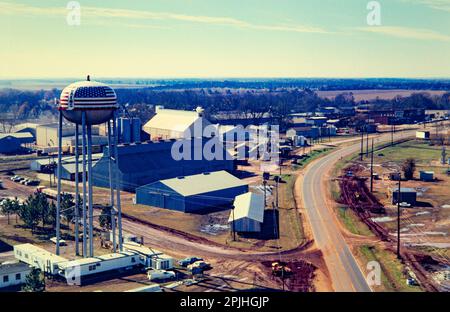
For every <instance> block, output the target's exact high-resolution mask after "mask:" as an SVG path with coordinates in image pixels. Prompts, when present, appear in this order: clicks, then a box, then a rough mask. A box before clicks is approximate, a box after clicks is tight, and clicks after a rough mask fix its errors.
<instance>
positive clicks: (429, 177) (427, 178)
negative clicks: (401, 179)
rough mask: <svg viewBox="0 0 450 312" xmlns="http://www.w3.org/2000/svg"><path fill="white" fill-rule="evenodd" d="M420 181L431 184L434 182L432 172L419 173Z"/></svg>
mask: <svg viewBox="0 0 450 312" xmlns="http://www.w3.org/2000/svg"><path fill="white" fill-rule="evenodd" d="M420 180H421V181H424V182H433V181H434V172H433V171H420Z"/></svg>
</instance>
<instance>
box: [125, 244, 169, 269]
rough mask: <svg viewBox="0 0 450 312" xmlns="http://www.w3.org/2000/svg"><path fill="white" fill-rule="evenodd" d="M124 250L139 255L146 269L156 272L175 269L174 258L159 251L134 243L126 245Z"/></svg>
mask: <svg viewBox="0 0 450 312" xmlns="http://www.w3.org/2000/svg"><path fill="white" fill-rule="evenodd" d="M123 248H124V250H127V251H130V252H135V253H137V254H138V255H139V258H140V261H141V264H142V265H143V266H144V267H146V268H152V269H155V270H170V269H172V268H173V263H174V260H173V258H172V257H170V256H168V255H165V254H163V253H162V252H161V251H159V250H156V249H153V248H150V247H147V246H144V245H140V244H138V243H134V242H128V243H124V244H123Z"/></svg>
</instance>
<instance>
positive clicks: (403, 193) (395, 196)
mask: <svg viewBox="0 0 450 312" xmlns="http://www.w3.org/2000/svg"><path fill="white" fill-rule="evenodd" d="M399 195H400V196H399ZM399 201H400V202H401V203H408V204H410V205H411V206H414V205H415V204H416V202H417V192H416V190H415V189H413V188H409V187H402V188H400V194H399V191H398V188H395V189H393V190H392V204H397V203H398V202H399Z"/></svg>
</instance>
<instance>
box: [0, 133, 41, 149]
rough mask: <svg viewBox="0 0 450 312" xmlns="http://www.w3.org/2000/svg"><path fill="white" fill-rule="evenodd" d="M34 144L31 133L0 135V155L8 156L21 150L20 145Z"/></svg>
mask: <svg viewBox="0 0 450 312" xmlns="http://www.w3.org/2000/svg"><path fill="white" fill-rule="evenodd" d="M32 142H34V137H33V135H32V134H31V133H0V153H2V154H9V153H15V152H19V151H20V150H22V144H30V143H32Z"/></svg>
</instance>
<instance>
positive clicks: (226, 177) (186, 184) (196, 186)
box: [160, 170, 247, 196]
mask: <svg viewBox="0 0 450 312" xmlns="http://www.w3.org/2000/svg"><path fill="white" fill-rule="evenodd" d="M160 182H161V183H162V184H164V185H166V186H167V187H169V188H171V189H173V190H174V191H176V192H177V193H179V194H181V195H183V196H191V195H196V194H203V193H209V192H213V191H217V190H223V189H228V188H233V187H238V186H243V185H247V183H245V182H243V181H242V180H240V179H238V178H236V177H235V176H233V175H232V174H229V173H228V172H226V171H224V170H222V171H215V172H209V173H202V174H196V175H191V176H186V177H178V178H174V179H167V180H161V181H160Z"/></svg>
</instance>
